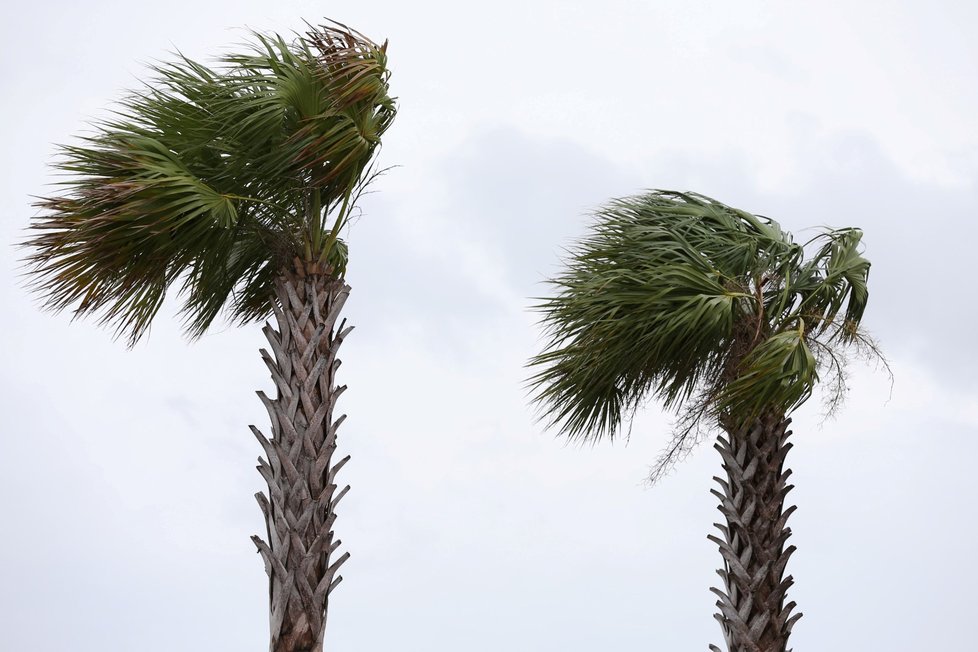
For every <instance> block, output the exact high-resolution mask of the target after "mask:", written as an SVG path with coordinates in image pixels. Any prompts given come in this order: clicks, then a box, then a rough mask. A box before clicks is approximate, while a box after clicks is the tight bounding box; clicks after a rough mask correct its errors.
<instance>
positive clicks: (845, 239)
mask: <svg viewBox="0 0 978 652" xmlns="http://www.w3.org/2000/svg"><path fill="white" fill-rule="evenodd" d="M861 237H862V233H861V232H860V231H859V230H857V229H851V228H850V229H839V230H830V231H825V232H823V233H821V234H820V235H818V236H816V237H815V238H813V239H812V240H811V241H809V242H808V243H806V245H801V244H797V243H795V242H794V240H793V239H792V236H791V235H790V234H789V233H786V232H784V231H782V230H781V228H780V226H779V225H778V224H777V222H775V221H773V220H771V219H767V218H764V217H759V216H755V215H751V214H750V213H747V212H744V211H741V210H737V209H734V208H731V207H729V206H725V205H724V204H721V203H720V202H718V201H715V200H713V199H710V198H708V197H704V196H702V195H697V194H693V193H679V192H668V191H657V192H651V193H647V194H644V195H641V196H635V197H629V198H626V199H621V200H616V201H613V202H611V203H610V204H608V205H607V206H605V207H604V208H603V209H601V210H600V211H599V212H598V213H597V215H596V221H595V223H594V224H593V227H592V229H591V231H590V233H589V235H588V236H587V237H586V238H585V239H584V240H583V241H582V242H580V243H579V244H578V245H577V246H576V248H574V249H572V250H571V252H570V258H569V260H568V263H567V266H566V268H565V270H564V271H563V272H562V273H561V274H560V275H559V276H557V277H556V278H555V279H554V280H553V281H552V284H553V285H554V286H555V288H556V292H555V294H554V296H552V297H551V298H548V299H545V300H543V303H542V304H541V305H540V306H539V308H540V310H541V311H542V312H543V324H544V326H545V328H546V329H547V332H548V334H549V340H548V343H547V345H546V347H545V349H544V351H543V352H542V353H541V354H540V355H538V356H536V357H534V358H533V359H532V360H531V363H530V364H531V366H532V367H535V368H536V369H537V371H536V373H535V374H534V375H533V377H532V378H531V380H530V384H531V386H532V387H533V388H534V391H535V394H534V399H535V400H536V401H537V402H538V404H539V405H540V406H541V411H542V413H543V415H544V418H546V419H547V420H548V421H549V423H550V425H551V426H554V427H557V428H558V429H559V430H560V432H562V433H564V434H566V435H568V436H570V437H572V438H579V439H586V440H597V439H600V438H613V437H615V436H616V435H618V434H620V432H621V430H622V427H623V424H624V423H625V422H626V421H627V420H628V417H629V414H630V413H631V412H632V411H633V410H634V409H635V408H636V407H638V406H639V405H641V404H642V403H644V402H645V400H646V399H647V398H651V397H655V398H658V399H660V400H661V401H662V403H663V404H664V405H665V407H667V408H671V409H675V410H676V411H677V412H678V414H679V420H678V427H677V430H676V433H675V438H674V440H673V442H672V444H671V446H670V447H669V448H667V450H666V452H665V453H664V454H663V457H662V458H660V460H659V462H658V464H657V465H656V467H655V469H654V471H653V477H652V480H653V481H654V480H655V479H656V478H658V477H659V476H660V475H661V474H662V473H663V472H664V471H665V470H667V469H668V468H669V466H670V465H671V464H672V463H673V462H674V461H675V460H676V459H677V457H680V456H682V454H683V453H685V452H688V450H689V448H690V446H691V445H692V444H693V443H694V442H695V441H696V440H697V439H698V438H699V437H700V435H701V433H702V432H704V431H705V430H709V429H710V428H713V427H718V428H719V429H720V430H721V431H722V432H723V434H722V435H721V436H719V437H718V438H717V443H716V446H715V447H716V448H717V450H719V452H720V455H721V457H722V459H723V468H724V471H725V472H726V478H725V479H722V478H715V480H716V482H717V483H718V485H719V487H720V489H719V491H718V490H714V491H713V493H714V494H715V495H716V496H717V498H719V500H720V506H719V509H720V512H721V513H722V514H723V516H724V521H725V523H724V524H717V528H718V529H719V530H720V533H721V535H722V536H720V537H717V536H712V535H711V536H710V539H711V540H712V541H714V542H715V543H716V544H717V545H718V546H719V548H720V553H721V555H722V557H723V562H724V563H723V569H721V570H720V571H719V574H720V577H721V578H723V584H724V587H723V589H722V590H721V589H712V590H713V591H714V592H715V593H716V594H717V596H718V597H719V600H718V602H717V607H718V608H719V613H717V614H716V618H717V619H718V620H719V621H720V625H721V628H722V630H723V636H724V638H725V640H726V645H727V648H728V649H729V650H730V651H731V652H784V651H785V650H787V643H788V635H789V633H790V632H791V628H792V625H794V623H795V621H796V620H797V619H798V618H799V617H800V616H801V614H800V613H799V614H794V615H792V611H793V610H794V607H795V603H794V602H788V603H786V602H785V599H786V592H787V590H788V588H789V587H790V586H791V584H792V578H791V576H790V575H789V576H787V577H785V574H784V571H785V566H786V564H787V562H788V558H789V557H790V556H791V554H792V552H793V551H794V546H787V547H785V543H786V541H787V539H788V537H789V536H790V534H791V530H790V528H788V527H787V526H786V522H787V520H788V517H789V516H790V515H791V513H792V512H793V511H794V509H795V508H794V507H793V506H791V507H786V506H785V497H786V495H787V494H788V492H789V491H790V490H791V488H792V485H790V484H788V477H789V475H790V473H791V471H790V470H787V469H786V468H785V466H784V462H785V455H786V454H787V453H788V450H789V449H790V448H791V444H790V443H788V442H787V439H788V436H789V435H790V434H791V433H790V431H789V430H788V424H789V423H790V418H789V416H788V415H789V414H790V413H791V412H792V411H793V410H794V409H796V408H797V407H798V406H800V405H801V404H802V403H804V402H805V401H806V400H807V399H808V398H809V396H810V395H811V394H812V390H813V388H814V386H815V384H816V382H817V381H818V380H819V377H820V373H821V375H822V376H823V377H824V376H827V377H828V379H829V381H830V383H829V384H830V388H829V392H828V397H829V402H830V406H834V404H836V403H837V402H838V400H839V399H840V398H841V396H842V393H843V392H844V389H845V373H844V372H845V363H846V359H845V355H844V354H845V353H846V352H847V349H848V350H849V351H851V352H855V353H860V354H864V353H866V354H870V355H874V354H877V349H876V347H875V345H874V344H873V343H872V341H871V340H870V339H868V338H867V337H866V336H865V335H864V334H863V333H862V332H861V331H860V329H859V324H860V321H861V319H862V316H863V311H864V310H865V308H866V301H867V298H868V291H867V286H866V283H867V278H868V274H869V262H868V261H867V260H866V259H865V258H863V256H862V255H861V254H860V251H859V250H860V239H861ZM806 250H807V251H806ZM710 647H711V649H712V650H717V651H718V648H716V647H715V646H710Z"/></svg>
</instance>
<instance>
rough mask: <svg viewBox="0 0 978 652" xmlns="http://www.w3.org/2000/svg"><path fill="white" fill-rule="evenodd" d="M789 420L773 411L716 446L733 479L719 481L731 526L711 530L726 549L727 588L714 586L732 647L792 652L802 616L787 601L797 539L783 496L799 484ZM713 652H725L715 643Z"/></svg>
mask: <svg viewBox="0 0 978 652" xmlns="http://www.w3.org/2000/svg"><path fill="white" fill-rule="evenodd" d="M790 422H791V420H790V419H785V418H784V417H783V416H781V415H767V416H764V417H762V418H761V419H758V420H757V421H756V422H755V423H754V424H753V425H752V426H750V427H748V428H729V429H727V436H728V438H724V437H720V438H719V440H718V443H717V444H716V446H715V448H716V449H717V450H718V451H720V455H721V457H722V458H723V468H724V470H725V471H726V472H727V480H726V481H724V480H722V479H720V478H714V480H716V481H717V482H718V483H719V485H720V487H721V489H722V491H717V490H715V489H714V490H712V493H713V494H714V495H715V496H716V497H717V498H719V499H720V506H719V508H718V509H719V510H720V512H721V513H722V514H723V516H724V518H725V519H726V525H721V524H719V523H716V524H715V525H716V527H717V528H719V530H720V532H721V533H723V538H720V537H717V536H713V535H710V537H709V538H710V540H711V541H713V542H714V543H716V544H717V545H718V546H719V547H720V554H721V555H723V569H721V570H718V571H717V573H719V575H720V577H722V578H723V583H724V588H725V591H721V590H720V589H716V588H712V589H710V590H711V591H713V592H714V593H716V594H717V596H719V598H720V599H719V600H717V603H716V604H717V607H718V608H719V610H720V612H719V613H718V614H716V616H715V618H716V619H717V620H718V621H720V627H721V629H722V630H723V636H724V639H725V640H726V644H727V650H729V652H790V651H789V650H788V647H787V646H788V635H789V634H790V633H791V628H792V626H793V625H794V624H795V622H796V621H797V620H798V619H799V618H801V614H800V613H799V614H795V615H793V616H792V615H791V611H792V609H794V607H795V603H794V602H789V603H788V604H787V605H785V604H784V601H785V594H786V593H787V591H788V588H789V587H790V586H791V585H792V584H793V583H794V581H793V579H792V578H791V576H790V575H789V576H787V577H784V570H785V566H786V565H787V563H788V558H789V557H791V554H792V553H793V552H794V551H795V547H794V546H788V547H787V548H785V546H784V544H785V541H786V540H787V539H788V537H790V536H791V529H790V528H788V527H786V525H785V524H786V522H787V520H788V517H789V516H791V513H792V512H793V511H795V507H794V506H791V507H788V508H787V509H785V507H784V499H785V496H786V495H787V494H788V492H789V491H791V489H792V485H789V484H787V480H788V476H790V475H791V471H790V470H785V469H784V459H785V456H786V455H787V454H788V451H789V450H790V449H791V444H790V443H787V441H786V440H787V439H788V436H789V435H791V432H790V431H788V430H787V427H788V424H789V423H790ZM710 649H711V650H713V651H714V652H720V649H719V648H718V647H716V646H714V645H711V646H710Z"/></svg>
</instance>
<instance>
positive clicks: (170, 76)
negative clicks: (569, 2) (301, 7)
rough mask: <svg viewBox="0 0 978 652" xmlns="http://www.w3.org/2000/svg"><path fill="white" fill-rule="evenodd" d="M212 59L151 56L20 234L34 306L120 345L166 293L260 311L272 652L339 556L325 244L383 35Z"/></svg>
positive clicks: (325, 34)
mask: <svg viewBox="0 0 978 652" xmlns="http://www.w3.org/2000/svg"><path fill="white" fill-rule="evenodd" d="M253 36H254V40H253V41H252V43H251V44H250V46H249V47H248V49H247V50H245V51H244V53H243V54H229V55H227V56H224V57H222V58H221V59H219V65H218V66H216V67H214V68H210V67H207V66H205V65H202V64H200V63H197V62H195V61H192V60H190V59H188V58H186V57H183V56H179V57H177V59H176V61H175V62H174V63H167V64H161V65H158V66H156V67H154V71H155V77H154V79H153V80H152V82H151V83H149V84H148V85H146V86H145V87H144V88H142V89H141V90H139V91H137V92H134V93H132V94H130V95H129V96H128V97H126V98H125V99H124V100H123V102H122V103H121V107H120V108H119V110H117V111H116V112H115V113H114V117H113V118H111V119H109V120H104V121H102V122H99V123H97V124H96V131H95V133H94V134H93V135H89V136H87V137H85V138H83V139H82V140H81V142H80V144H77V145H71V146H66V147H63V148H62V150H61V153H62V157H61V159H60V160H59V162H58V163H57V164H56V167H57V169H59V170H60V171H61V172H63V173H67V174H66V177H65V180H63V181H62V182H61V190H60V192H59V193H58V194H57V195H55V196H52V197H48V198H45V199H42V200H41V201H40V202H39V204H38V206H39V207H40V208H41V209H42V212H41V215H40V216H39V217H37V218H36V219H35V221H34V222H33V224H32V235H31V236H30V237H29V238H28V241H27V243H26V244H27V245H28V246H29V247H31V248H32V250H33V251H32V253H31V254H29V256H28V264H29V270H30V273H31V274H32V278H33V285H34V288H35V289H36V290H37V291H39V292H40V293H41V294H43V295H44V296H45V297H46V307H48V308H50V309H53V310H55V311H60V310H63V309H66V308H67V309H72V310H73V311H74V313H75V315H90V316H94V317H95V318H97V319H98V320H99V322H100V323H103V324H106V325H109V326H111V327H113V328H114V330H115V333H116V335H117V336H125V337H126V338H127V339H128V341H129V344H130V345H132V344H134V343H135V342H136V341H137V340H139V339H140V338H141V337H142V336H143V335H145V334H146V333H147V331H148V330H149V327H150V323H151V322H152V320H153V318H154V317H155V316H156V314H157V312H158V311H159V309H160V306H161V304H162V303H163V299H164V296H165V295H166V292H167V290H168V289H169V288H170V287H171V286H173V285H174V284H176V285H177V286H179V297H180V299H181V300H182V316H183V318H184V325H185V328H186V331H187V333H188V334H189V335H190V336H191V337H198V336H200V335H201V334H202V333H204V331H205V330H206V329H207V328H208V327H209V326H210V325H211V324H212V322H213V321H214V320H215V319H216V318H217V317H218V316H219V315H221V314H224V315H225V316H226V317H227V318H228V319H230V320H231V321H232V322H235V323H240V324H246V323H251V322H256V321H264V320H265V319H267V318H269V317H272V316H273V317H274V321H275V324H276V326H275V327H272V326H270V325H268V324H267V323H266V324H265V327H264V334H265V336H266V338H267V340H268V343H269V345H270V347H271V350H272V352H271V353H268V352H267V351H265V350H262V351H261V355H262V358H263V359H264V361H265V363H266V365H267V366H268V369H269V371H270V372H271V375H272V378H273V380H274V383H275V387H276V389H277V395H276V397H275V398H274V399H273V398H269V397H267V396H266V395H265V394H264V393H263V392H258V395H259V397H260V398H261V400H262V402H263V403H264V404H265V407H266V408H267V409H268V414H269V416H270V417H271V422H272V424H271V437H266V436H265V435H264V434H262V433H261V432H260V431H259V430H258V429H257V428H255V427H254V426H252V427H251V429H252V431H253V432H254V435H255V437H257V438H258V440H259V442H260V443H261V446H262V447H263V448H264V452H265V456H266V457H267V459H266V458H261V457H260V458H259V466H258V470H259V472H260V473H261V475H262V476H263V477H264V479H265V480H266V481H267V483H268V495H267V496H266V495H265V494H263V493H259V494H257V496H256V497H257V499H258V503H259V505H260V506H261V510H262V512H263V514H264V516H265V522H266V525H267V540H262V539H261V538H259V537H253V540H254V542H255V544H256V545H257V547H258V550H259V552H260V553H261V556H262V558H263V560H264V562H265V570H266V571H267V573H268V577H269V611H270V621H271V646H270V649H271V650H272V652H285V651H288V652H298V651H303V652H306V651H311V650H316V651H318V650H322V649H323V637H324V635H325V624H326V611H327V607H328V601H329V596H330V594H331V592H332V591H333V589H335V588H336V585H337V584H338V583H339V582H340V580H341V579H342V578H341V576H340V575H339V574H338V573H337V570H338V569H339V567H340V566H341V565H342V564H343V562H344V561H346V559H347V558H348V556H349V555H348V554H347V553H344V554H343V555H342V556H338V555H337V554H336V550H337V547H338V546H339V545H340V541H339V540H338V539H335V537H334V534H333V524H334V520H335V518H336V506H337V503H338V502H339V501H340V499H341V498H342V497H343V496H344V494H345V493H346V492H347V490H348V489H349V486H347V487H345V488H343V489H341V490H337V484H336V483H337V472H338V471H339V470H340V469H341V468H342V467H343V465H344V464H345V463H346V461H347V460H348V459H349V458H348V457H344V458H342V459H337V456H335V455H334V452H335V450H336V447H337V444H336V441H337V439H336V438H337V428H338V427H339V425H340V424H341V423H342V421H343V419H344V416H340V417H338V418H335V419H334V414H333V412H334V409H335V407H336V402H337V399H338V398H339V396H340V395H341V394H342V393H343V390H344V389H345V386H337V385H336V382H335V376H336V370H337V368H338V367H339V364H340V361H339V359H338V358H337V352H338V350H339V347H340V345H341V344H342V343H343V340H344V339H345V338H346V336H347V335H348V334H349V332H350V329H351V327H350V326H347V325H346V323H345V320H340V311H341V310H342V308H343V304H344V302H345V301H346V299H347V296H348V294H349V292H350V288H349V286H348V285H347V284H346V282H345V280H344V277H345V270H346V261H347V246H346V244H345V243H344V242H343V240H342V239H340V234H341V232H342V230H343V228H344V227H345V226H346V225H347V223H348V222H349V220H350V216H351V211H352V210H353V207H354V205H355V203H356V200H357V197H358V196H359V194H360V192H361V191H362V190H363V188H364V186H365V185H366V184H367V183H368V182H369V181H370V180H371V179H372V178H373V176H374V174H373V172H372V171H373V168H372V167H371V161H372V159H373V156H374V154H375V153H376V151H377V149H378V148H379V146H380V139H381V136H382V134H383V133H384V132H385V130H386V129H387V128H388V126H390V124H391V121H392V120H393V118H394V115H395V105H394V101H393V99H392V98H391V97H390V95H389V94H388V76H389V73H388V71H387V56H386V45H387V44H386V43H384V45H377V44H375V43H373V42H371V41H370V40H369V39H367V38H366V37H364V36H363V35H361V34H359V33H358V32H356V31H353V30H351V29H349V28H347V27H345V26H343V25H340V24H338V23H330V24H328V25H323V26H319V27H313V26H309V30H308V32H307V33H305V34H302V35H298V34H297V35H296V36H295V38H294V39H291V40H289V41H286V40H285V39H283V38H282V37H280V36H277V35H274V36H262V35H260V34H254V35H253Z"/></svg>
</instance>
